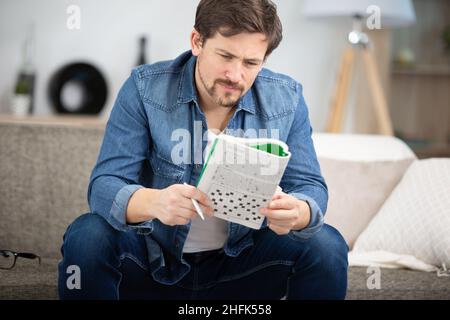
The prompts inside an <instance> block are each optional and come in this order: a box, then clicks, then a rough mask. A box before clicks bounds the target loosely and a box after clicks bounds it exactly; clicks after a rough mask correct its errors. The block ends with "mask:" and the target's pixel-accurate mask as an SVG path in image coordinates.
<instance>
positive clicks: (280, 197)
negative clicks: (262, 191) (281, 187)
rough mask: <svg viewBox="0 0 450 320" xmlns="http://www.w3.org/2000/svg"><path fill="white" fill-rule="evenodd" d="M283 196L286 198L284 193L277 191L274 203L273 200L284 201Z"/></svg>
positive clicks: (273, 198)
mask: <svg viewBox="0 0 450 320" xmlns="http://www.w3.org/2000/svg"><path fill="white" fill-rule="evenodd" d="M283 196H284V193H282V192H279V191H276V192H275V194H274V195H273V197H272V201H273V200H276V199H282V198H283Z"/></svg>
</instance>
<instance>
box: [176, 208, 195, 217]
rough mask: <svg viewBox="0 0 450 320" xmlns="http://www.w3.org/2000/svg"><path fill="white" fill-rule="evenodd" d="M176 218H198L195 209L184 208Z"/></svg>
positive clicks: (178, 212)
mask: <svg viewBox="0 0 450 320" xmlns="http://www.w3.org/2000/svg"><path fill="white" fill-rule="evenodd" d="M176 216H177V217H178V218H183V219H188V220H191V219H194V218H195V217H197V216H198V213H197V211H195V209H184V208H180V209H179V210H178V211H177V213H176Z"/></svg>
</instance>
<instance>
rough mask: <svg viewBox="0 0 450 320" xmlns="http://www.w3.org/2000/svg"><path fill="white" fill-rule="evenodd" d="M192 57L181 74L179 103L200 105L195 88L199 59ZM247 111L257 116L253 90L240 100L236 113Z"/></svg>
mask: <svg viewBox="0 0 450 320" xmlns="http://www.w3.org/2000/svg"><path fill="white" fill-rule="evenodd" d="M190 55H191V57H190V58H189V60H188V61H187V62H186V64H185V65H184V67H183V69H182V72H181V82H180V86H179V89H178V103H189V102H191V101H194V102H196V103H197V105H198V96H197V90H196V87H195V78H194V73H195V65H196V62H197V57H195V56H193V55H192V54H190ZM238 110H245V111H247V112H249V113H252V114H255V102H254V98H253V90H252V88H250V90H248V91H247V93H246V94H245V95H244V96H243V97H242V98H241V99H239V102H238V105H237V108H236V111H238Z"/></svg>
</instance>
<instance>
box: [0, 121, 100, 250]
mask: <svg viewBox="0 0 450 320" xmlns="http://www.w3.org/2000/svg"><path fill="white" fill-rule="evenodd" d="M102 137H103V128H102V127H98V128H97V127H77V126H58V125H39V124H26V123H24V124H22V123H21V124H8V123H0V150H1V155H0V181H1V183H0V195H1V196H0V217H1V219H0V248H2V249H11V250H15V251H31V252H33V253H36V254H38V255H41V256H43V257H58V256H59V248H60V246H61V244H62V235H63V233H64V231H65V229H66V228H67V226H68V224H69V223H70V222H72V221H73V220H74V219H75V218H76V217H77V216H79V215H81V214H83V213H85V212H88V211H89V210H88V204H87V196H86V194H87V193H86V191H87V187H88V182H89V176H90V173H91V170H92V168H93V167H94V165H95V161H96V159H97V155H98V152H99V146H100V143H101V140H102Z"/></svg>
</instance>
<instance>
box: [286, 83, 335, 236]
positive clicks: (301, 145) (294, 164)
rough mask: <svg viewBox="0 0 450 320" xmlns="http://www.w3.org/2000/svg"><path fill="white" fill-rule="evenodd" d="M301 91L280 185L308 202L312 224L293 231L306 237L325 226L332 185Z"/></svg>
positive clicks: (298, 88)
mask: <svg viewBox="0 0 450 320" xmlns="http://www.w3.org/2000/svg"><path fill="white" fill-rule="evenodd" d="M297 90H298V97H299V98H298V104H297V108H296V110H295V115H294V119H293V122H292V126H291V129H290V131H289V135H288V138H287V141H286V142H287V144H288V146H289V151H290V152H291V159H290V160H289V163H288V166H287V168H286V171H285V173H284V175H283V178H282V180H281V183H280V186H281V187H282V188H283V191H284V192H285V193H288V194H290V195H292V196H294V197H296V198H297V199H299V200H303V201H306V202H307V203H308V205H309V207H310V209H311V220H310V223H309V225H308V226H307V227H306V228H304V229H302V230H300V231H292V234H293V235H295V236H297V237H299V238H302V239H306V238H309V237H311V236H312V235H313V234H315V233H316V232H317V231H319V230H320V228H321V227H322V225H323V220H324V214H325V212H326V209H327V202H328V188H327V185H326V183H325V180H324V178H323V177H322V174H321V171H320V165H319V162H318V160H317V156H316V152H315V150H314V144H313V141H312V138H311V134H312V128H311V124H310V121H309V115H308V108H307V106H306V103H305V100H304V98H303V94H302V88H301V86H300V85H299V84H298V86H297Z"/></svg>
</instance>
